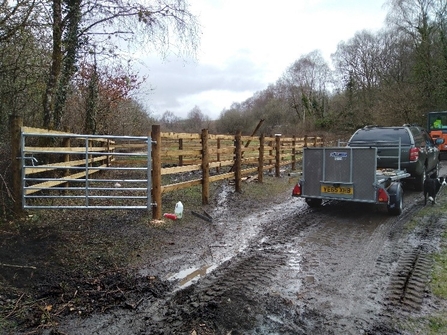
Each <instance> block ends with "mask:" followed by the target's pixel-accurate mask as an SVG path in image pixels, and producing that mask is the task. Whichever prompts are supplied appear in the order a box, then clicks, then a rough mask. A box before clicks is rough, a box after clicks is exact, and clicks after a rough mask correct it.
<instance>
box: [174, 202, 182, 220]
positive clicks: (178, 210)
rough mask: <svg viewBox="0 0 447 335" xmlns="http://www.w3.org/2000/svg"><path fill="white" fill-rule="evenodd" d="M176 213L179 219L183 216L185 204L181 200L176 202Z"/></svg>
mask: <svg viewBox="0 0 447 335" xmlns="http://www.w3.org/2000/svg"><path fill="white" fill-rule="evenodd" d="M174 213H175V215H176V216H177V219H181V218H182V217H183V204H182V202H181V201H179V202H177V203H176V204H175V212H174Z"/></svg>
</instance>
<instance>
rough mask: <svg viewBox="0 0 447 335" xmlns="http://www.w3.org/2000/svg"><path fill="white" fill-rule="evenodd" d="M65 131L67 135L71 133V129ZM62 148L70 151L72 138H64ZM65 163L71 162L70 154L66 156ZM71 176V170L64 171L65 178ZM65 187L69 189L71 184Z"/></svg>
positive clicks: (66, 128) (66, 184) (65, 128)
mask: <svg viewBox="0 0 447 335" xmlns="http://www.w3.org/2000/svg"><path fill="white" fill-rule="evenodd" d="M64 131H65V132H66V133H68V132H69V131H70V129H69V128H68V127H64ZM62 146H63V147H65V148H68V150H70V149H69V148H70V147H71V142H70V137H64V138H63V140H62ZM64 162H65V163H68V162H70V154H68V153H66V154H64ZM69 175H70V170H69V169H65V171H64V176H65V177H68V176H69ZM64 185H65V187H67V188H68V186H69V183H68V182H66V183H65V184H64Z"/></svg>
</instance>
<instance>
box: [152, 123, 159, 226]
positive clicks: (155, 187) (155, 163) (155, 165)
mask: <svg viewBox="0 0 447 335" xmlns="http://www.w3.org/2000/svg"><path fill="white" fill-rule="evenodd" d="M151 140H152V152H151V157H152V202H153V203H155V205H152V219H155V220H160V219H161V132H160V125H152V131H151Z"/></svg>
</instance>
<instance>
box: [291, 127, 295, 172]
mask: <svg viewBox="0 0 447 335" xmlns="http://www.w3.org/2000/svg"><path fill="white" fill-rule="evenodd" d="M292 138H293V139H292V166H291V169H292V171H294V170H296V147H295V146H296V136H295V135H293V137H292Z"/></svg>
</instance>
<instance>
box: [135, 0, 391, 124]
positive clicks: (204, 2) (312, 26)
mask: <svg viewBox="0 0 447 335" xmlns="http://www.w3.org/2000/svg"><path fill="white" fill-rule="evenodd" d="M187 1H188V2H189V3H190V5H191V7H190V11H191V12H192V13H193V14H194V15H196V16H197V17H198V19H199V22H200V25H201V29H202V35H201V42H200V49H199V50H198V55H197V61H192V60H188V59H178V58H175V57H168V59H164V60H163V59H161V57H160V55H156V54H154V55H148V56H146V57H145V58H144V60H143V61H144V63H145V64H146V66H147V68H146V69H144V70H142V74H144V75H147V76H148V79H147V81H146V83H145V86H146V87H144V88H143V91H148V88H149V86H150V87H151V88H152V89H153V91H152V93H151V94H149V95H144V101H143V103H144V105H145V106H146V107H148V108H150V109H151V111H152V112H153V113H154V114H155V115H157V116H161V115H162V114H163V113H164V112H165V111H167V110H169V111H171V112H173V113H174V114H175V115H177V116H179V117H181V118H185V117H186V116H187V114H188V112H189V111H191V109H193V108H194V106H198V107H199V108H200V110H201V111H202V113H203V114H205V115H208V116H210V118H211V119H217V118H218V117H219V115H220V113H221V111H222V110H224V109H228V108H230V106H231V104H232V103H233V102H243V101H244V100H246V99H248V98H250V97H251V96H252V95H253V94H254V93H255V92H257V91H261V90H264V89H265V88H267V86H268V85H269V84H274V83H275V82H276V81H277V80H278V79H279V78H280V77H281V75H282V74H283V73H284V71H285V70H286V69H287V67H289V66H290V65H291V64H292V63H293V62H294V61H295V60H297V59H299V58H300V57H301V56H303V55H307V54H308V53H310V52H312V51H314V50H320V51H321V53H322V55H323V57H324V58H325V59H326V60H327V62H328V63H330V55H331V54H332V53H334V52H335V51H336V49H337V44H338V43H339V42H341V41H348V40H349V39H350V38H352V37H354V34H355V33H356V32H358V31H361V30H363V29H366V30H369V31H373V32H374V31H377V30H378V29H380V28H383V27H384V19H385V15H386V11H387V9H386V8H385V7H384V3H385V1H383V0H381V1H363V0H276V1H261V0H187Z"/></svg>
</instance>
